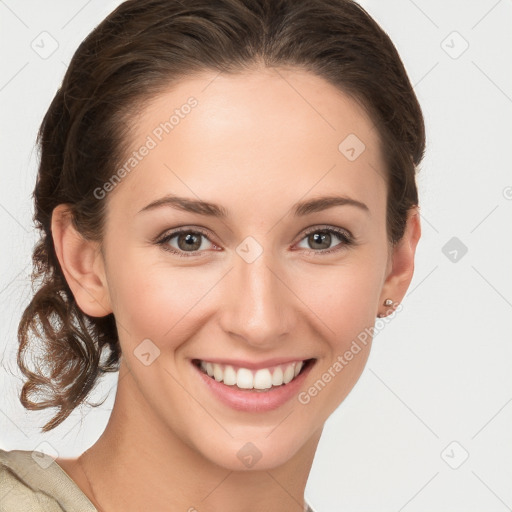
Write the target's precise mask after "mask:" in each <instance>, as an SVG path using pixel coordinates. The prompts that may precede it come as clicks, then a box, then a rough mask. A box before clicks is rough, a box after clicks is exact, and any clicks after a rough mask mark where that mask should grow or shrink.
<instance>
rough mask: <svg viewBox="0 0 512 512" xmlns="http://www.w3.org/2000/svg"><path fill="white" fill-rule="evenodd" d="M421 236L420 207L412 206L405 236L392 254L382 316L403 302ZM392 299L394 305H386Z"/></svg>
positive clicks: (384, 288) (380, 306) (380, 302)
mask: <svg viewBox="0 0 512 512" xmlns="http://www.w3.org/2000/svg"><path fill="white" fill-rule="evenodd" d="M420 237H421V224H420V213H419V209H418V207H414V208H411V209H410V210H409V212H408V214H407V224H406V227H405V232H404V236H403V238H402V239H401V240H400V241H399V242H398V244H396V245H395V246H394V247H393V249H392V251H391V254H390V259H389V263H388V273H387V276H386V280H385V282H384V285H383V287H382V292H381V296H380V299H379V305H378V308H379V311H381V312H383V315H382V316H386V314H387V313H390V312H392V311H393V309H394V308H395V307H396V306H397V305H398V304H400V303H401V302H402V299H403V298H404V296H405V293H406V292H407V289H408V288H409V285H410V283H411V280H412V276H413V274H414V256H415V254H416V246H417V245H418V241H419V239H420ZM386 299H391V300H392V301H393V304H394V306H385V305H384V301H385V300H386Z"/></svg>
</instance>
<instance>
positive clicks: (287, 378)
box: [283, 365, 295, 384]
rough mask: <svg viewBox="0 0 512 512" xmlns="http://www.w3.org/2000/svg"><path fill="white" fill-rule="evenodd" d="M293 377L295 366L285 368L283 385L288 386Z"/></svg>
mask: <svg viewBox="0 0 512 512" xmlns="http://www.w3.org/2000/svg"><path fill="white" fill-rule="evenodd" d="M294 375H295V365H289V366H287V367H286V370H285V371H284V376H283V381H284V383H285V384H288V382H291V380H292V379H293V376H294Z"/></svg>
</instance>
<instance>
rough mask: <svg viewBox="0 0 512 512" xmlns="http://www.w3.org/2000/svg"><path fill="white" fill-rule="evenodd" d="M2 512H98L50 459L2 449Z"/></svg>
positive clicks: (0, 490) (307, 509) (0, 455)
mask: <svg viewBox="0 0 512 512" xmlns="http://www.w3.org/2000/svg"><path fill="white" fill-rule="evenodd" d="M304 510H305V512H314V511H313V509H312V508H311V507H310V506H309V505H308V506H307V507H306V508H305V509H304ZM0 512H98V511H97V509H96V507H95V506H94V505H93V504H92V503H91V502H90V501H89V499H88V498H87V496H86V495H85V494H84V493H83V492H82V490H81V489H80V487H78V485H76V483H75V482H74V481H73V480H72V479H71V477H70V476H69V475H68V474H67V473H66V472H65V471H64V470H63V469H62V468H61V467H60V466H59V465H58V464H57V463H56V462H55V461H54V460H53V458H52V457H50V456H49V455H46V454H44V453H42V452H38V451H29V450H11V451H5V450H2V449H1V448H0Z"/></svg>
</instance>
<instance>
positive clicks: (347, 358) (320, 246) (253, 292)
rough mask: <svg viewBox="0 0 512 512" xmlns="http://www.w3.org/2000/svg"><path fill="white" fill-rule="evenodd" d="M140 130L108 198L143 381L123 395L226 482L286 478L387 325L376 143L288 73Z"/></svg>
mask: <svg viewBox="0 0 512 512" xmlns="http://www.w3.org/2000/svg"><path fill="white" fill-rule="evenodd" d="M191 98H192V99H191ZM172 116H174V117H172ZM166 123H167V124H166ZM128 132H129V133H130V137H131V143H132V145H131V147H132V149H133V151H134V152H135V153H132V154H129V155H126V163H127V165H126V166H125V172H122V171H120V172H118V173H117V178H113V179H112V180H111V182H110V184H106V185H105V186H104V187H103V188H102V190H107V191H109V193H108V194H107V195H106V197H105V198H103V199H102V198H101V197H102V194H103V193H102V192H101V191H99V192H98V193H97V195H98V197H99V199H98V200H103V201H107V217H106V231H105V239H104V258H105V268H104V271H105V274H104V277H105V283H106V286H107V289H108V295H109V299H110V305H111V308H112V311H113V312H114V315H115V318H116V321H117V323H118V331H119V335H120V343H121V348H122V353H123V356H122V364H123V365H126V368H127V369H128V370H129V372H130V373H131V376H132V379H130V378H126V379H122V380H121V381H120V382H119V387H120V388H122V386H133V389H132V391H131V392H132V393H136V395H137V396H136V397H135V396H134V399H133V404H135V403H137V404H138V405H137V406H140V407H143V408H144V410H145V412H144V415H145V420H147V417H148V414H149V415H151V418H152V419H154V420H155V421H157V422H158V423H159V425H161V426H163V427H164V431H170V432H172V434H173V435H174V436H175V437H176V438H177V439H180V440H181V441H183V442H184V443H185V444H186V445H187V446H188V447H190V448H192V449H193V450H194V451H195V452H197V453H198V454H200V455H202V456H204V457H206V458H207V459H209V460H210V461H213V462H214V463H216V464H218V465H220V466H223V467H226V468H230V469H236V470H240V469H245V468H250V467H252V465H253V464H254V462H250V461H251V460H253V461H255V460H257V459H258V458H259V457H261V458H260V459H259V460H258V461H257V463H256V464H255V465H254V467H255V468H258V469H268V468H271V467H276V466H278V465H280V464H283V463H284V462H286V461H287V460H289V459H291V458H292V457H293V456H294V455H297V454H298V452H299V451H300V449H301V448H304V447H305V446H306V445H307V442H308V440H311V439H312V438H313V437H315V436H318V435H319V434H320V432H321V429H322V427H323V424H324V422H325V420H326V419H327V418H328V416H329V415H330V414H331V413H332V412H333V411H334V410H335V409H336V407H337V406H338V405H339V404H340V403H341V402H342V400H343V399H344V398H345V397H346V396H347V394H348V393H349V392H350V390H351V389H352V388H353V386H354V384H355V383H356V381H357V380H358V378H359V376H360V374H361V372H362V370H363V367H364V365H365V362H366V360H367V358H368V354H369V350H370V345H371V339H370V337H369V336H368V334H367V333H368V332H369V329H370V328H371V327H372V326H373V325H374V323H375V318H376V315H377V313H378V312H379V311H382V304H381V302H382V300H383V296H382V294H383V285H384V283H385V281H386V276H387V273H388V272H389V270H390V268H391V267H390V263H391V257H390V256H391V253H390V252H389V246H388V242H387V238H386V183H385V181H384V179H383V176H384V166H383V165H384V164H383V157H382V154H381V152H380V148H379V142H378V133H377V131H376V129H375V128H374V126H373V124H372V122H371V121H370V120H369V118H368V117H367V116H366V114H365V113H364V111H363V110H362V109H361V107H360V106H359V105H358V104H357V103H356V102H354V101H353V100H352V99H350V98H349V97H348V96H346V95H344V94H342V93H341V92H339V91H338V90H337V89H336V88H334V87H333V86H331V85H329V84H328V83H327V82H325V81H324V80H322V79H320V78H318V77H316V76H314V75H312V74H308V73H306V72H302V71H298V70H288V71H285V70H283V69H281V70H279V71H277V70H264V71H255V72H250V73H249V72H247V73H244V74H240V75H236V76H235V75H232V76H228V75H218V76H217V75H216V74H215V73H204V74H203V75H200V76H198V77H197V78H194V79H187V80H185V81H182V82H181V83H180V84H179V85H178V86H176V87H174V88H172V89H171V90H169V91H168V92H166V93H165V94H161V95H160V96H158V97H157V98H156V99H155V100H154V101H153V102H152V103H151V104H150V105H149V106H147V107H146V108H145V109H144V110H143V111H142V112H141V113H140V115H139V116H138V117H137V118H136V119H134V120H133V126H131V127H130V129H129V130H128ZM144 147H145V148H146V149H143V148H144ZM130 157H132V160H130ZM119 178H121V179H120V182H119ZM103 195H104V194H103ZM178 198H182V199H178ZM319 198H329V199H325V200H323V201H319V202H317V201H318V199H319ZM202 202H204V203H208V204H204V205H202ZM310 202H311V204H309V203H310ZM308 204H309V206H308ZM213 205H216V206H213ZM178 230H182V231H183V233H182V234H181V235H180V234H176V232H177V231H178ZM384 298H385V297H384ZM392 298H394V297H392ZM394 299H395V298H394ZM365 333H366V335H365ZM363 340H364V341H363ZM303 361H309V362H308V363H307V364H305V365H304V369H303V371H301V372H300V373H298V375H297V377H295V378H294V379H293V380H291V381H290V382H288V383H286V384H283V379H284V380H285V381H288V380H289V379H290V378H291V377H292V376H295V373H296V372H298V371H299V368H297V364H298V363H299V362H303ZM201 362H202V363H203V364H202V366H203V369H204V368H206V369H207V370H210V373H211V372H212V371H214V372H215V373H214V376H213V377H210V376H208V375H207V374H206V373H204V371H203V370H202V369H201ZM206 363H209V364H208V365H207V364H206ZM213 363H216V364H217V366H214V364H213ZM229 367H230V368H229ZM224 379H225V380H226V383H224V382H223V381H224ZM129 382H131V384H129ZM235 382H236V384H235ZM272 384H274V385H272ZM254 385H256V386H257V387H260V388H264V389H263V390H259V391H256V390H254V389H249V388H251V387H253V386H254ZM270 385H272V387H271V388H270V389H268V386H270ZM238 386H240V388H239V387H238ZM266 388H267V389H266ZM265 389H266V390H265ZM134 390H136V391H134ZM118 392H119V389H118ZM133 404H132V407H133ZM140 404H143V405H140ZM148 411H149V412H148ZM130 413H131V414H133V409H132V411H130ZM247 443H252V444H247ZM251 456H252V459H251Z"/></svg>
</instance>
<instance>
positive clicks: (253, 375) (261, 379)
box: [192, 358, 316, 393]
mask: <svg viewBox="0 0 512 512" xmlns="http://www.w3.org/2000/svg"><path fill="white" fill-rule="evenodd" d="M315 361H316V359H314V358H312V359H304V360H296V361H290V362H287V363H283V364H278V365H274V366H268V367H265V368H258V369H250V368H245V367H242V366H235V365H232V364H223V363H216V362H211V361H204V360H201V359H193V360H192V363H193V364H194V365H195V366H196V368H197V369H198V370H199V371H200V372H201V373H203V374H204V375H206V376H208V378H209V379H211V380H213V381H216V382H218V383H221V384H223V385H224V386H227V387H228V388H232V389H234V390H239V391H245V392H253V393H254V392H256V393H270V392H273V391H275V390H278V389H280V388H283V387H285V386H289V385H291V384H292V383H294V382H295V380H297V379H299V378H300V377H301V376H302V375H304V374H305V373H307V372H308V371H309V369H310V367H311V366H312V365H313V364H314V363H315Z"/></svg>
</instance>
